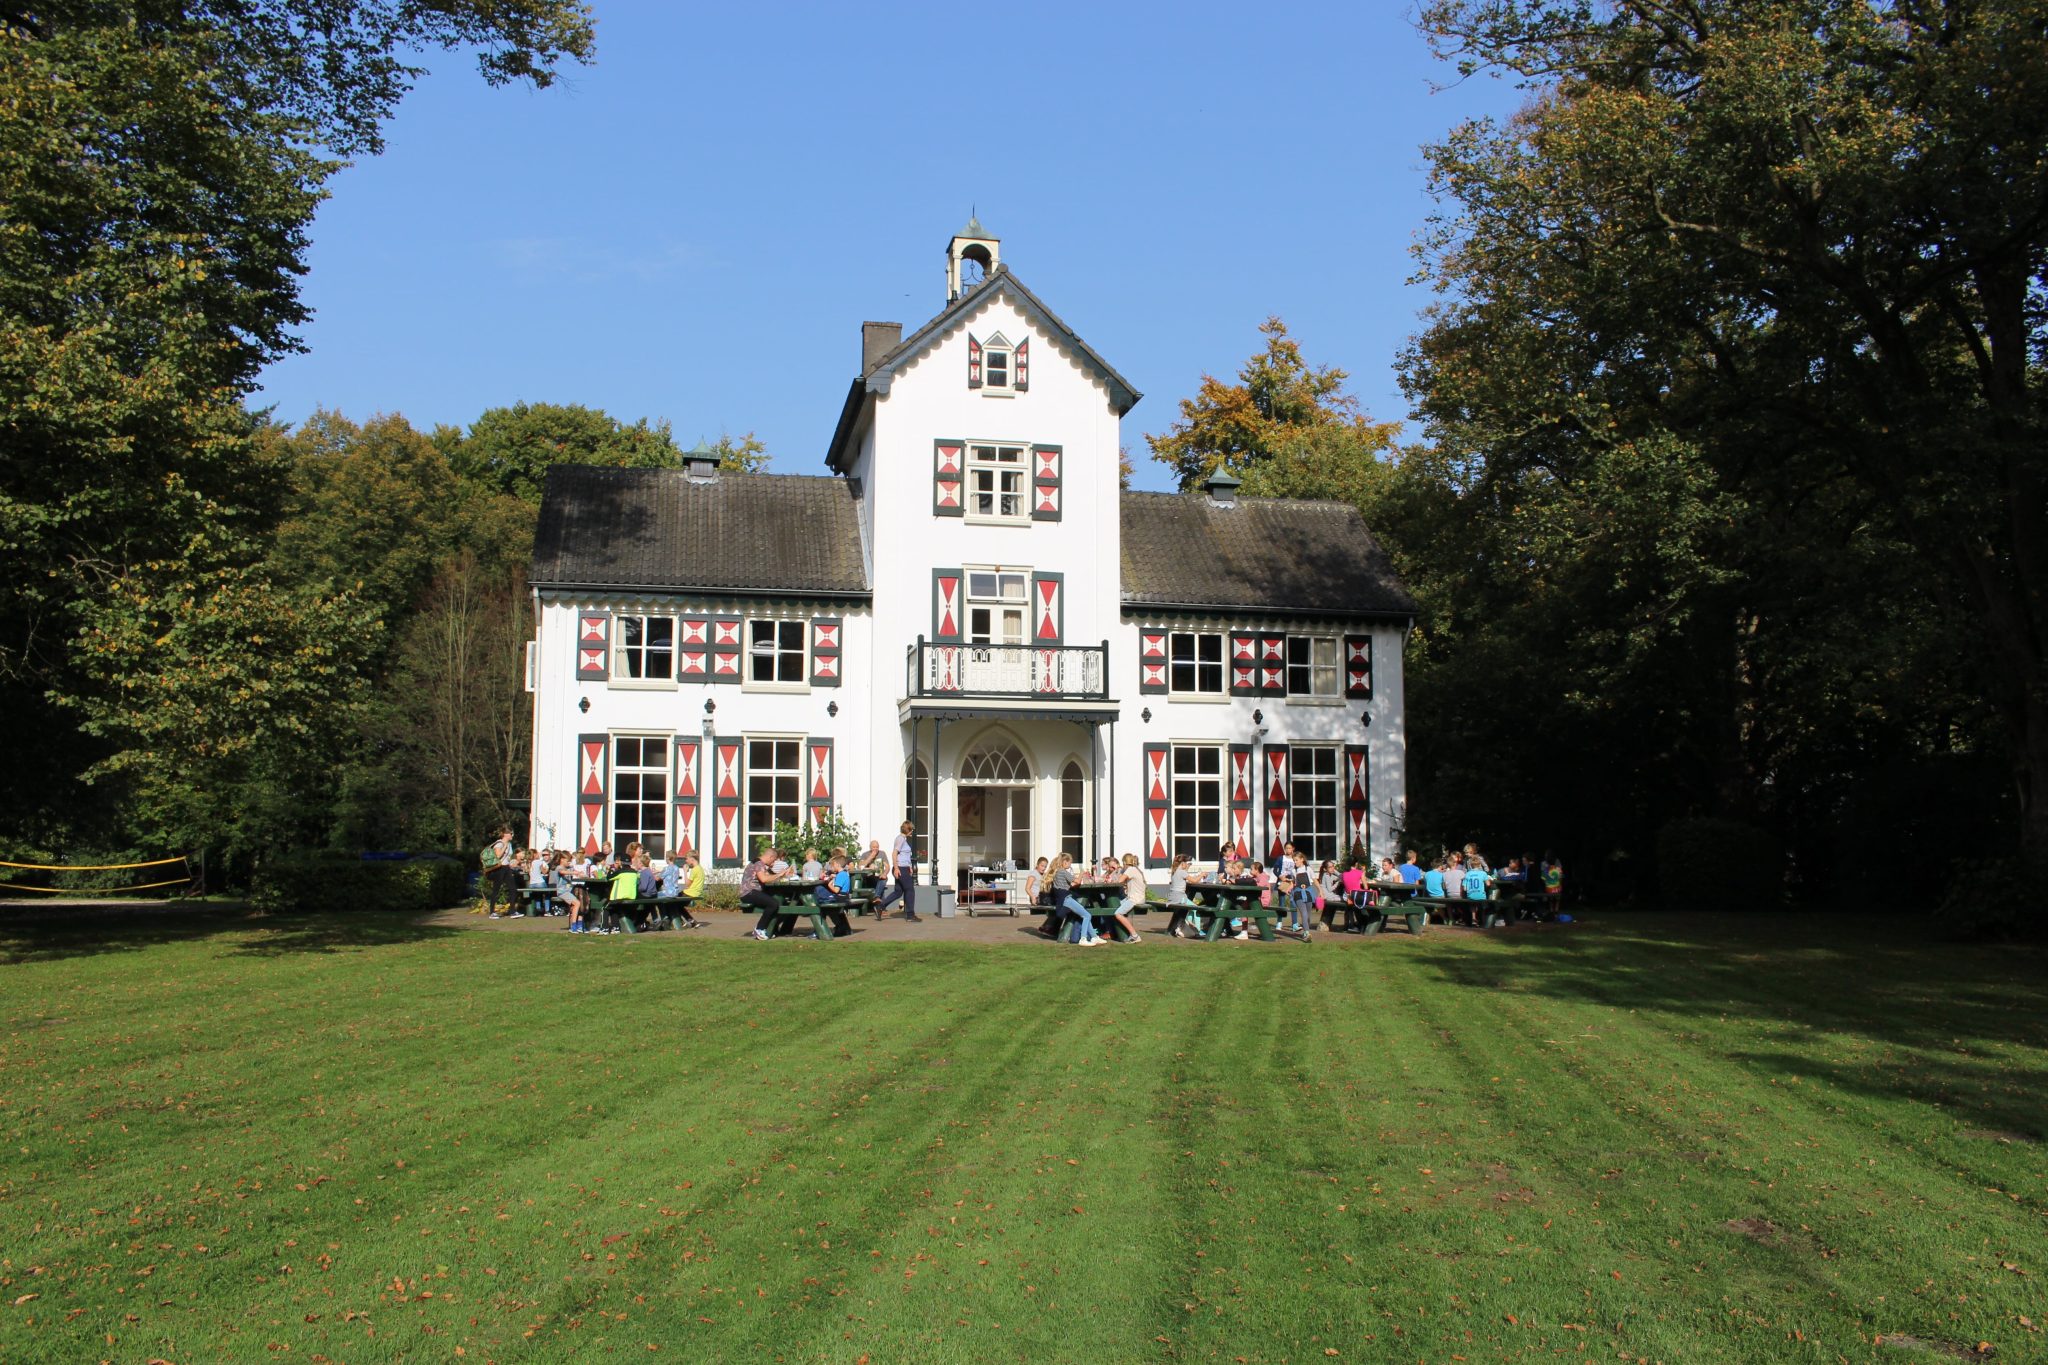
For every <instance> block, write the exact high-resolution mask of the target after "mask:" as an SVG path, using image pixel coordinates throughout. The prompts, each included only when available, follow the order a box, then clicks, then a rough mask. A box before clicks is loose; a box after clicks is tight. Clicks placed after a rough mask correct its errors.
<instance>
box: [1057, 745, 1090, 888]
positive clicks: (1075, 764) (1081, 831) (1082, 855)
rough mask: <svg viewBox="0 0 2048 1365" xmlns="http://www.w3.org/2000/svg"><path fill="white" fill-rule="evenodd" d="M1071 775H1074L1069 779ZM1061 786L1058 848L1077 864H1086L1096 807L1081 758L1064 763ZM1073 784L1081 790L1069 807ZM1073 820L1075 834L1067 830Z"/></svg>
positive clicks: (1086, 770)
mask: <svg viewBox="0 0 2048 1365" xmlns="http://www.w3.org/2000/svg"><path fill="white" fill-rule="evenodd" d="M1069 772H1071V773H1073V774H1074V776H1073V777H1068V776H1067V774H1068V773H1069ZM1059 784H1060V833H1059V840H1058V842H1057V845H1056V847H1057V848H1058V850H1059V851H1060V852H1062V853H1070V854H1072V855H1073V858H1074V861H1075V862H1077V863H1079V862H1085V861H1086V860H1087V858H1088V823H1089V821H1088V817H1089V816H1090V814H1092V811H1091V809H1090V808H1091V806H1092V804H1093V803H1092V802H1090V801H1089V799H1088V798H1089V791H1088V769H1087V768H1086V767H1085V766H1084V765H1083V764H1082V762H1081V760H1080V759H1078V758H1070V759H1068V760H1067V761H1066V762H1064V763H1062V764H1060V774H1059ZM1069 784H1071V785H1072V786H1074V787H1075V788H1077V790H1076V791H1074V792H1073V793H1071V795H1072V796H1073V797H1074V798H1075V799H1074V804H1072V805H1068V804H1067V797H1068V796H1069V795H1070V793H1069V792H1068V791H1067V787H1068V786H1069ZM1070 820H1071V821H1072V822H1073V823H1074V828H1073V829H1072V830H1071V831H1069V830H1068V828H1067V823H1068V821H1070Z"/></svg>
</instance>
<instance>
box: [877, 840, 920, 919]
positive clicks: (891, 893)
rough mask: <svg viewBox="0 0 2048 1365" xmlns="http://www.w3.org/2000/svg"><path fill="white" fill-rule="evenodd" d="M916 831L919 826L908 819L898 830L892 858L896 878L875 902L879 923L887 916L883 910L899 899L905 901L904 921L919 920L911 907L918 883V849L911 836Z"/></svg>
mask: <svg viewBox="0 0 2048 1365" xmlns="http://www.w3.org/2000/svg"><path fill="white" fill-rule="evenodd" d="M916 832H917V826H916V825H913V824H911V823H910V822H909V821H908V820H905V821H904V822H903V825H902V827H901V828H900V829H898V830H897V831H896V851H895V854H894V856H893V858H892V859H891V862H892V864H893V866H894V867H895V869H896V880H895V881H893V882H891V883H890V884H889V889H888V890H886V891H884V892H883V893H882V898H881V899H880V900H878V901H876V902H875V919H876V921H877V922H878V923H879V922H880V921H881V920H883V919H886V918H887V916H886V915H885V914H884V913H883V912H884V911H886V910H887V909H888V908H889V907H890V906H891V905H892V904H894V903H895V902H897V901H899V900H900V901H902V902H903V918H904V921H905V922H906V923H909V924H916V923H917V922H918V920H917V913H916V912H915V911H913V910H912V909H911V908H910V906H911V899H910V893H911V891H912V889H913V888H915V887H916V885H917V849H916V847H915V846H914V845H913V844H912V843H911V842H910V836H911V835H913V834H915V833H916Z"/></svg>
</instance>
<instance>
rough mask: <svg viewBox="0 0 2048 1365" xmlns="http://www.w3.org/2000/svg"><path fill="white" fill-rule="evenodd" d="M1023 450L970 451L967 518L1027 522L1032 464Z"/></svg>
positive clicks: (972, 448)
mask: <svg viewBox="0 0 2048 1365" xmlns="http://www.w3.org/2000/svg"><path fill="white" fill-rule="evenodd" d="M1025 454H1026V452H1025V450H1024V447H1023V446H998V445H970V446H968V447H967V515H968V516H970V517H975V518H977V519H980V520H984V521H1015V522H1026V521H1029V520H1030V518H1031V503H1030V501H1029V499H1028V498H1027V497H1026V496H1025V494H1026V491H1027V490H1026V487H1025V485H1026V482H1027V481H1028V478H1029V476H1030V472H1031V462H1030V461H1029V460H1028V459H1026V458H1025Z"/></svg>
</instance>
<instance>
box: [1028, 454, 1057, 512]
mask: <svg viewBox="0 0 2048 1365" xmlns="http://www.w3.org/2000/svg"><path fill="white" fill-rule="evenodd" d="M1060 451H1061V447H1059V446H1033V447H1031V519H1032V520H1033V521H1058V520H1059V519H1060Z"/></svg>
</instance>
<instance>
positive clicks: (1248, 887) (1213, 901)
mask: <svg viewBox="0 0 2048 1365" xmlns="http://www.w3.org/2000/svg"><path fill="white" fill-rule="evenodd" d="M1259 892H1260V888H1259V887H1257V886H1254V885H1252V884H1251V883H1249V882H1189V883H1188V900H1189V901H1190V902H1191V903H1193V904H1194V905H1196V906H1198V907H1200V909H1201V911H1202V914H1203V915H1204V916H1205V917H1206V918H1207V919H1208V921H1209V923H1208V924H1207V925H1206V926H1205V927H1204V928H1203V930H1202V937H1203V938H1204V939H1206V940H1208V941H1209V942H1210V943H1214V942H1216V941H1217V940H1218V939H1220V938H1222V937H1223V929H1224V926H1225V925H1227V924H1229V922H1230V921H1231V920H1234V919H1248V920H1251V921H1252V922H1254V923H1255V924H1257V925H1258V926H1259V937H1260V938H1261V939H1263V940H1265V941H1266V942H1267V943H1274V942H1277V941H1278V940H1279V937H1280V936H1279V935H1278V934H1276V933H1274V932H1273V925H1274V922H1275V921H1276V920H1278V919H1279V914H1278V913H1277V912H1276V911H1275V910H1274V909H1273V907H1272V906H1270V905H1261V904H1259Z"/></svg>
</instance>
